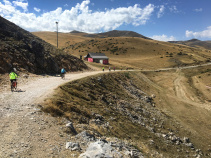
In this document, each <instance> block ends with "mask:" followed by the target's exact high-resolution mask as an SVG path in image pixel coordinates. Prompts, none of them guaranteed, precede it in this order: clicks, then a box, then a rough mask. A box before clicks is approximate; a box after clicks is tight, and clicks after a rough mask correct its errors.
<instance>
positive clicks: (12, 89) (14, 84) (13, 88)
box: [11, 81, 17, 92]
mask: <svg viewBox="0 0 211 158" xmlns="http://www.w3.org/2000/svg"><path fill="white" fill-rule="evenodd" d="M16 89H17V81H12V82H11V91H12V92H14V91H15V90H16Z"/></svg>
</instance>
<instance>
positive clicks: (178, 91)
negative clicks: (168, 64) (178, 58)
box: [174, 69, 211, 110]
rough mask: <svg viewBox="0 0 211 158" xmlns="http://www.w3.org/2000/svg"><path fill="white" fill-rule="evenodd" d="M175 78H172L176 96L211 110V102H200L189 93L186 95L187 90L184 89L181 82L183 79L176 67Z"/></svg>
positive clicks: (188, 102)
mask: <svg viewBox="0 0 211 158" xmlns="http://www.w3.org/2000/svg"><path fill="white" fill-rule="evenodd" d="M177 74H178V76H177V78H176V79H175V80H174V87H175V93H176V96H177V97H178V98H179V99H180V100H181V101H183V102H185V103H187V104H190V105H194V106H197V107H201V108H205V109H207V110H211V104H208V103H200V102H198V101H197V100H196V99H193V98H192V97H191V96H190V95H188V91H187V90H186V87H185V85H184V84H183V83H182V82H183V81H184V79H185V77H184V76H182V74H181V70H180V69H177Z"/></svg>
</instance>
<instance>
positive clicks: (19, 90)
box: [13, 89, 26, 93]
mask: <svg viewBox="0 0 211 158" xmlns="http://www.w3.org/2000/svg"><path fill="white" fill-rule="evenodd" d="M13 92H18V93H19V92H26V90H21V89H17V90H15V91H13Z"/></svg>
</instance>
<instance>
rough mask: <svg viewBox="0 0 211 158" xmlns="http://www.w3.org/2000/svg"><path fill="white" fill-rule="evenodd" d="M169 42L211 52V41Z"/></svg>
mask: <svg viewBox="0 0 211 158" xmlns="http://www.w3.org/2000/svg"><path fill="white" fill-rule="evenodd" d="M169 42H170V43H176V44H183V45H187V46H191V47H198V48H204V49H209V50H211V41H200V40H198V39H191V40H188V41H169Z"/></svg>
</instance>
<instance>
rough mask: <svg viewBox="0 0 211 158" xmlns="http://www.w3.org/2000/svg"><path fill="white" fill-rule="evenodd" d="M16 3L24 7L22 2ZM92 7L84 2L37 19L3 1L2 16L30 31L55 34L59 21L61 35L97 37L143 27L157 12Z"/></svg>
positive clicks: (150, 7) (0, 7)
mask: <svg viewBox="0 0 211 158" xmlns="http://www.w3.org/2000/svg"><path fill="white" fill-rule="evenodd" d="M15 2H22V3H23V0H18V1H15ZM18 4H19V5H20V4H21V3H18ZM89 5H91V4H90V0H84V1H83V2H82V3H77V4H76V6H75V7H72V8H71V9H70V10H62V8H57V9H56V10H53V11H50V12H46V13H43V14H41V15H39V16H37V15H36V14H34V13H29V12H25V11H26V10H27V6H28V5H25V10H24V12H23V11H21V10H18V8H17V7H16V6H17V3H16V4H15V3H13V4H12V3H9V1H7V0H4V4H3V3H1V2H0V15H1V16H3V17H5V18H7V19H8V20H10V21H12V22H14V23H15V24H17V25H19V26H21V27H22V28H24V29H26V30H29V31H55V29H56V25H55V21H59V31H61V32H70V31H72V30H79V31H84V32H89V33H94V32H99V31H102V30H103V31H109V30H113V29H116V28H118V27H119V26H121V25H123V24H132V25H134V26H139V25H144V24H146V23H147V21H148V20H149V19H150V17H151V15H152V13H153V12H154V9H155V6H154V5H153V4H149V5H147V6H145V7H144V8H141V7H140V6H139V5H134V6H129V7H119V8H114V9H106V10H105V11H95V12H94V11H92V10H90V9H89ZM22 8H23V5H22Z"/></svg>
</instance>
